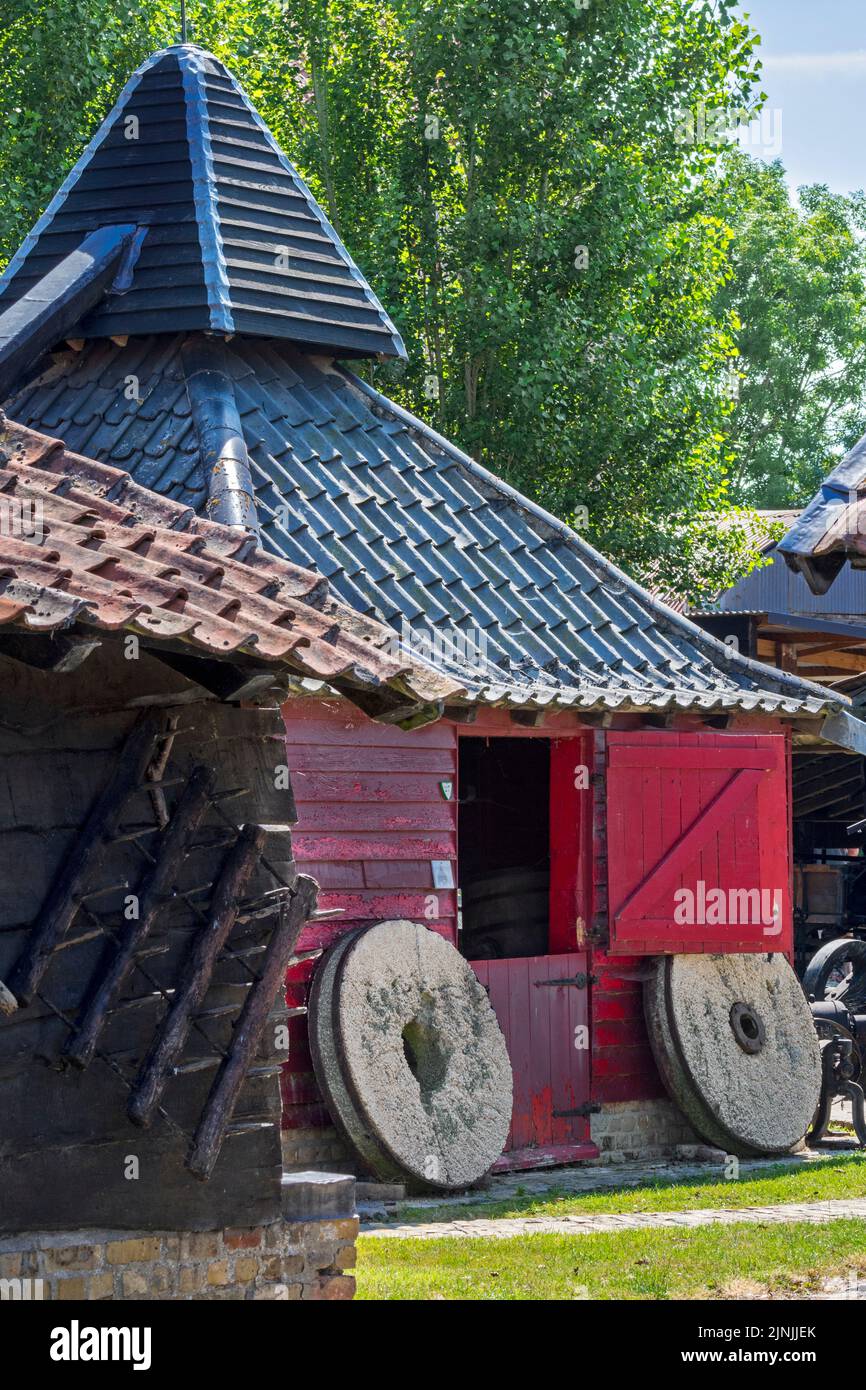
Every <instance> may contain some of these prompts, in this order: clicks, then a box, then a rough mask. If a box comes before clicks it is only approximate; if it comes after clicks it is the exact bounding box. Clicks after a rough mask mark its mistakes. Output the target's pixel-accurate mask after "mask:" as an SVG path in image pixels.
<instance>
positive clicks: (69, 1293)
mask: <svg viewBox="0 0 866 1390" xmlns="http://www.w3.org/2000/svg"><path fill="white" fill-rule="evenodd" d="M86 1293H87V1280H86V1279H81V1278H78V1277H76V1278H74V1279H58V1280H57V1297H58V1298H62V1299H70V1298H74V1299H76V1301H78V1302H81V1301H82V1300H83V1299H84V1297H85V1296H86Z"/></svg>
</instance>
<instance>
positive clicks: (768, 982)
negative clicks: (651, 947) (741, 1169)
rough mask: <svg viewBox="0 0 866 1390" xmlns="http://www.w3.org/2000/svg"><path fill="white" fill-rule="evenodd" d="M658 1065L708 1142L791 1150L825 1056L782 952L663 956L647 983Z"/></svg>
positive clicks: (812, 1103) (814, 1101)
mask: <svg viewBox="0 0 866 1390" xmlns="http://www.w3.org/2000/svg"><path fill="white" fill-rule="evenodd" d="M644 1010H645V1014H646V1019H647V1027H648V1030H649V1035H650V1042H651V1044H652V1049H653V1054H654V1056H655V1060H656V1064H657V1065H658V1069H659V1072H660V1074H661V1076H662V1079H663V1080H664V1082H665V1085H666V1087H667V1089H668V1091H669V1093H670V1095H671V1096H672V1098H673V1099H674V1100H675V1101H676V1103H677V1104H678V1105H679V1107H680V1109H681V1110H682V1111H683V1112H684V1113H685V1115H686V1117H687V1118H688V1119H689V1120H690V1122H691V1124H692V1125H693V1126H694V1128H695V1130H696V1131H697V1132H698V1134H700V1135H701V1136H702V1138H704V1139H707V1140H709V1141H710V1143H712V1144H716V1145H717V1146H718V1147H719V1148H722V1149H724V1150H725V1151H726V1152H729V1153H736V1154H742V1155H751V1154H772V1153H787V1152H790V1150H791V1149H793V1148H795V1147H796V1146H797V1145H798V1144H799V1143H800V1142H801V1141H802V1139H803V1136H804V1135H805V1133H806V1131H807V1129H808V1127H809V1125H810V1122H811V1121H812V1117H813V1116H814V1114H815V1110H816V1107H817V1105H818V1100H819V1096H820V1091H821V1055H820V1049H819V1046H818V1039H817V1036H816V1033H815V1027H814V1024H813V1022H812V1014H811V1011H810V1009H809V1005H808V1003H807V1001H806V996H805V995H804V993H803V991H802V988H801V986H800V983H799V981H798V979H797V977H796V975H795V974H794V971H793V970H792V969H791V967H790V965H789V964H788V962H787V960H786V959H785V957H784V956H781V955H770V956H767V955H758V954H756V955H745V954H732V955H724V956H722V955H718V956H716V955H695V956H663V957H661V958H660V959H659V960H658V961H657V962H656V965H655V969H654V971H653V974H652V976H651V978H650V979H649V980H648V981H647V983H646V984H645V986H644Z"/></svg>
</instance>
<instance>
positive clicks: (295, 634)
mask: <svg viewBox="0 0 866 1390" xmlns="http://www.w3.org/2000/svg"><path fill="white" fill-rule="evenodd" d="M73 623H78V624H84V625H85V626H86V627H88V628H92V629H97V630H100V631H104V632H116V631H122V630H123V631H131V632H135V633H139V634H141V635H142V637H143V638H145V639H147V641H148V642H150V643H154V644H156V645H157V646H158V645H159V644H161V643H171V644H175V645H177V644H182V645H184V646H186V647H187V648H188V649H189V650H190V651H191V653H193V654H195V655H199V656H205V657H217V658H221V659H230V660H232V661H241V662H243V660H244V659H245V658H253V659H254V660H255V662H256V663H257V664H259V663H260V664H264V665H271V666H285V667H288V668H289V669H290V670H291V671H293V672H295V673H296V674H298V675H300V676H302V677H315V678H317V679H320V680H326V681H328V682H329V683H331V684H334V685H336V686H338V687H341V688H343V689H346V690H347V691H349V692H350V693H352V692H366V693H367V694H369V693H370V692H377V691H382V690H387V691H388V693H389V694H390V695H391V696H392V697H393V698H392V699H391V701H390V705H391V706H392V707H393V708H395V709H398V710H402V711H403V713H404V714H407V715H408V710H407V708H406V707H407V705H408V704H409V703H410V702H414V703H415V704H416V705H418V706H421V705H423V704H427V703H436V702H439V701H441V700H443V699H444V698H446V697H447V696H449V695H452V694H454V693H455V692H456V691H458V690H459V687H458V685H457V682H456V681H454V680H453V679H452V680H449V679H447V678H444V677H443V676H442V675H440V674H437V673H436V672H434V671H432V670H430V669H429V668H427V667H425V666H424V665H423V664H422V663H421V662H420V661H413V660H410V659H407V658H406V657H405V656H395V655H393V654H392V652H393V649H394V640H393V633H392V632H391V631H390V630H389V629H388V628H385V627H383V626H382V625H381V624H379V623H376V622H373V621H370V620H369V619H367V618H364V617H362V616H361V615H359V614H358V613H356V612H354V611H353V610H352V609H350V608H348V607H347V606H346V605H345V604H343V603H340V602H338V601H337V600H335V598H334V597H333V595H332V594H331V592H330V590H329V587H328V585H327V583H326V582H325V581H324V580H323V578H322V577H321V575H317V574H312V573H311V572H310V571H309V570H308V569H304V568H301V567H298V566H296V565H293V564H292V563H290V562H289V561H287V560H284V559H281V558H279V557H277V556H275V555H273V554H270V555H266V554H265V553H264V552H263V551H262V550H261V549H260V548H259V547H258V546H257V545H256V543H255V540H254V538H253V537H251V536H249V535H247V534H246V533H244V532H243V531H241V530H238V529H235V528H231V527H227V526H222V525H219V524H218V523H216V522H212V521H207V520H204V519H202V518H200V517H197V516H196V515H195V512H194V511H193V510H192V509H191V508H190V507H188V506H184V505H183V504H182V503H180V502H177V501H174V500H172V499H171V498H168V497H160V496H158V495H157V494H156V493H154V492H151V491H149V490H148V489H147V488H143V487H141V486H140V485H139V484H137V483H136V482H134V481H133V480H132V479H131V478H130V476H129V474H128V473H126V472H123V471H120V470H118V469H116V468H111V467H108V466H106V465H105V464H102V463H96V462H94V461H93V460H91V459H88V458H84V457H82V456H81V455H78V454H74V453H70V452H68V451H67V450H66V449H65V448H64V446H63V444H62V443H60V442H59V441H58V440H56V439H51V438H48V437H46V436H45V435H41V434H37V433H36V432H34V431H33V430H30V429H26V428H24V427H22V426H21V425H17V424H13V423H11V422H9V421H7V420H5V419H4V417H3V416H2V415H0V630H2V629H6V628H9V627H15V628H22V629H25V630H27V631H28V632H31V633H56V632H58V631H60V630H63V629H66V628H69V627H70V626H71V625H72V624H73ZM437 712H438V711H437Z"/></svg>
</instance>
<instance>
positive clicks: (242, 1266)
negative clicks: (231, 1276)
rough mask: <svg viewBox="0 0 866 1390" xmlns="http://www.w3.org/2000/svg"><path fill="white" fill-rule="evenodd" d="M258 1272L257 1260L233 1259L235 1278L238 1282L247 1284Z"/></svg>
mask: <svg viewBox="0 0 866 1390" xmlns="http://www.w3.org/2000/svg"><path fill="white" fill-rule="evenodd" d="M258 1272H259V1262H258V1260H235V1278H236V1279H237V1281H238V1283H239V1284H248V1283H249V1282H250V1280H251V1279H255V1277H256V1275H257V1274H258Z"/></svg>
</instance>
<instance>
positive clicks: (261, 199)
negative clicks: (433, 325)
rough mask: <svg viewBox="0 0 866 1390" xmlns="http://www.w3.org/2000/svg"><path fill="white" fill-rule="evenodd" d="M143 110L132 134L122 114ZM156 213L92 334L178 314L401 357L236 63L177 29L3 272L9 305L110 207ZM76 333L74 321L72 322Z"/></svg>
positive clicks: (123, 330)
mask: <svg viewBox="0 0 866 1390" xmlns="http://www.w3.org/2000/svg"><path fill="white" fill-rule="evenodd" d="M130 118H135V119H136V120H137V121H138V123H139V131H138V136H137V138H135V137H134V138H128V121H129V119H130ZM120 222H123V223H133V224H135V225H138V226H141V227H146V228H147V234H146V236H145V237H144V240H143V242H142V243H141V245H140V246H139V247H138V249H137V259H136V260H135V262H134V264H133V265H132V267H131V284H130V285H129V286H128V287H127V289H126V291H125V292H123V293H118V292H115V293H112V292H111V291H109V293H108V294H107V295H106V296H105V297H104V298H103V300H102V301H101V302H100V303H99V304H98V305H97V306H96V308H95V309H93V310H92V311H91V312H90V313H89V314H87V315H86V316H85V318H84V320H83V322H82V325H81V333H82V334H84V335H85V336H91V337H105V338H108V337H112V336H114V335H123V334H130V335H142V334H146V333H150V332H154V331H156V332H159V331H164V330H165V328H166V326H167V325H168V326H169V327H170V330H171V331H172V332H174V331H177V330H179V329H189V330H199V331H210V330H216V331H221V332H226V333H232V332H235V331H237V332H244V333H249V334H256V335H259V336H265V337H275V338H285V339H289V340H291V341H293V342H301V343H306V344H309V345H312V346H316V347H318V348H320V349H323V350H327V351H330V352H334V353H339V354H340V355H341V356H342V355H347V356H371V355H378V354H380V353H382V354H385V355H386V356H396V357H405V355H406V354H405V349H404V347H403V344H402V342H401V340H400V336H399V334H398V332H397V330H396V328H395V327H394V325H393V323H392V322H391V320H390V319H389V317H388V315H387V314H386V313H385V310H384V309H383V307H382V305H381V304H380V303H379V300H378V299H377V298H376V296H375V294H374V293H373V291H372V289H371V288H370V286H369V285H368V284H367V282H366V280H365V279H364V277H363V275H362V274H361V272H360V270H359V269H358V267H357V266H356V265H355V263H354V261H353V260H352V258H351V256H350V255H349V253H348V251H347V250H346V248H345V247H344V246H343V244H342V242H341V240H340V238H339V237H338V235H337V233H336V231H335V230H334V228H333V227H332V226H331V224H330V223H329V222H328V220H327V218H326V217H325V215H324V213H323V212H322V209H321V208H320V207H319V205H318V204H317V203H316V201H315V199H314V198H313V196H312V194H311V193H310V190H309V189H308V188H307V186H306V184H305V183H304V181H303V180H302V179H301V177H300V175H299V174H298V171H297V170H296V169H295V168H294V166H293V165H292V164H291V163H290V162H289V160H288V159H287V158H286V156H285V155H284V154H283V153H282V151H281V150H280V149H279V147H278V146H277V144H276V141H275V140H274V138H273V136H272V135H271V133H270V131H269V130H268V129H267V127H266V126H265V124H264V122H263V121H262V120H261V117H260V116H259V115H258V113H257V112H256V111H255V109H254V108H253V107H252V105H251V104H250V102H249V99H248V98H247V96H246V95H245V93H244V92H243V91H242V90H241V88H240V87H239V85H238V83H237V82H236V81H235V79H234V78H233V77H232V76H231V74H230V73H229V72H228V71H227V70H226V69H225V68H224V67H223V66H222V64H221V63H219V62H218V61H217V59H215V58H214V57H213V56H212V55H211V54H208V53H206V52H204V51H203V50H202V49H199V48H197V47H195V46H194V45H192V44H179V45H177V46H175V47H173V48H169V49H165V50H163V51H162V52H159V53H155V54H153V56H152V57H150V58H149V59H148V60H147V61H146V62H145V63H143V64H142V66H141V67H140V68H139V69H138V70H137V71H136V72H135V73H134V74H133V76H132V77H131V78H130V80H129V82H128V83H127V84H126V86H125V87H124V89H123V91H122V93H121V95H120V98H119V100H118V102H117V104H116V105H115V107H114V109H113V110H112V111H111V112H110V114H109V115H108V117H107V118H106V120H105V121H104V122H103V124H102V125H101V126H100V128H99V129H98V131H97V132H96V134H95V135H94V137H93V139H92V140H91V142H90V144H89V145H88V147H87V149H86V150H85V151H84V153H83V154H82V156H81V158H80V159H79V161H78V163H77V164H76V165H75V168H74V169H73V170H72V171H71V173H70V174H69V176H68V178H67V179H66V181H65V182H64V184H63V186H62V187H61V189H60V190H59V192H58V193H57V195H56V196H55V197H54V198H53V199H52V201H51V203H50V204H49V207H48V209H47V210H46V212H45V213H44V214H43V216H42V217H41V218H40V219H39V221H38V222H37V224H36V226H35V227H34V229H33V231H32V232H31V233H30V235H29V236H28V237H27V238H26V240H25V242H24V244H23V246H22V247H21V249H20V250H19V252H18V253H17V254H16V255H15V256H14V257H13V259H12V261H11V262H10V264H9V266H8V267H7V270H6V272H5V274H4V275H3V276H2V277H0V311H2V309H4V308H7V307H8V306H9V305H11V304H14V303H15V302H16V301H17V300H18V299H19V298H20V297H21V295H22V294H24V293H25V292H26V291H27V290H28V289H29V288H31V287H32V286H33V285H34V284H35V283H36V282H37V280H39V279H40V278H41V277H42V276H43V275H45V274H46V273H47V272H48V271H49V270H50V269H52V268H53V267H54V266H56V265H57V264H58V262H59V261H60V260H61V259H62V257H63V256H64V255H66V254H68V252H69V251H70V250H71V249H73V248H74V247H75V246H77V245H78V244H79V243H80V241H81V240H82V239H83V237H84V235H86V233H87V232H89V231H92V230H94V229H96V228H99V227H104V226H107V225H110V224H112V223H120ZM73 336H79V334H78V333H76V334H74V335H73Z"/></svg>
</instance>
